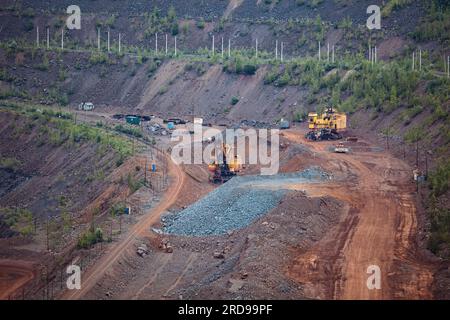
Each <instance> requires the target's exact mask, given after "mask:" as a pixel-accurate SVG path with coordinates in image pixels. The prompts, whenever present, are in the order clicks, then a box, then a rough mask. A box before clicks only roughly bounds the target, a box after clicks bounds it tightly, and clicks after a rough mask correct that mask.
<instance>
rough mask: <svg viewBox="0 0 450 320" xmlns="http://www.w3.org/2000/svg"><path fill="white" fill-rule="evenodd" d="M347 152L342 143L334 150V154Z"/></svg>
mask: <svg viewBox="0 0 450 320" xmlns="http://www.w3.org/2000/svg"><path fill="white" fill-rule="evenodd" d="M349 151H350V150H349V149H348V148H347V147H346V146H345V145H344V144H343V143H339V144H338V145H336V147H335V148H334V152H336V153H348V152H349Z"/></svg>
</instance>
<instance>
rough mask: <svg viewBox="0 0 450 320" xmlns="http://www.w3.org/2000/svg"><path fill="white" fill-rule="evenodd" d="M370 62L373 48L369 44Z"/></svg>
mask: <svg viewBox="0 0 450 320" xmlns="http://www.w3.org/2000/svg"><path fill="white" fill-rule="evenodd" d="M369 61H370V62H372V46H371V45H370V44H369Z"/></svg>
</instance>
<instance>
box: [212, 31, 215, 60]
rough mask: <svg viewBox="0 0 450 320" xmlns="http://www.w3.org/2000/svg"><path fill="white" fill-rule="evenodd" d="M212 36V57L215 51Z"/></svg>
mask: <svg viewBox="0 0 450 320" xmlns="http://www.w3.org/2000/svg"><path fill="white" fill-rule="evenodd" d="M214 40H215V39H214V35H213V36H212V55H213V56H214V51H215V43H214Z"/></svg>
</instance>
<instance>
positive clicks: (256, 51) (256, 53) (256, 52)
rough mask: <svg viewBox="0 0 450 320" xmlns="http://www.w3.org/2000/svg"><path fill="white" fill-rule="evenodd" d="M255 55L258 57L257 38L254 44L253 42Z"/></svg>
mask: <svg viewBox="0 0 450 320" xmlns="http://www.w3.org/2000/svg"><path fill="white" fill-rule="evenodd" d="M255 57H256V58H257V59H258V38H256V44H255Z"/></svg>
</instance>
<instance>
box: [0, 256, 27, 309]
mask: <svg viewBox="0 0 450 320" xmlns="http://www.w3.org/2000/svg"><path fill="white" fill-rule="evenodd" d="M34 277H35V273H34V271H33V266H32V264H31V263H30V262H28V261H21V260H9V259H8V260H7V259H4V260H0V300H6V299H8V298H9V296H10V295H11V294H14V293H15V292H16V291H17V290H19V289H20V288H21V287H22V286H23V285H25V284H27V283H28V282H29V281H31V280H33V279H34Z"/></svg>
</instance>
